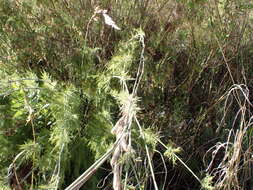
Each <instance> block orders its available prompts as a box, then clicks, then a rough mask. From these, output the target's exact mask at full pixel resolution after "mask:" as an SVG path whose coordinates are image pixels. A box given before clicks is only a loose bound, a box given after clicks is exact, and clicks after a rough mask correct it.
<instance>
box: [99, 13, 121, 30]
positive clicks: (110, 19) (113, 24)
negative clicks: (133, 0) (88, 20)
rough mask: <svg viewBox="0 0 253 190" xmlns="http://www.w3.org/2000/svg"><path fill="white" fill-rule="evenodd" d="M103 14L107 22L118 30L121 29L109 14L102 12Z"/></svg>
mask: <svg viewBox="0 0 253 190" xmlns="http://www.w3.org/2000/svg"><path fill="white" fill-rule="evenodd" d="M102 14H103V17H104V19H105V24H107V25H109V26H111V27H113V28H114V29H116V30H120V28H119V27H118V26H117V25H116V24H115V22H114V21H113V20H112V18H111V17H110V16H109V15H108V14H106V13H102Z"/></svg>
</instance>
